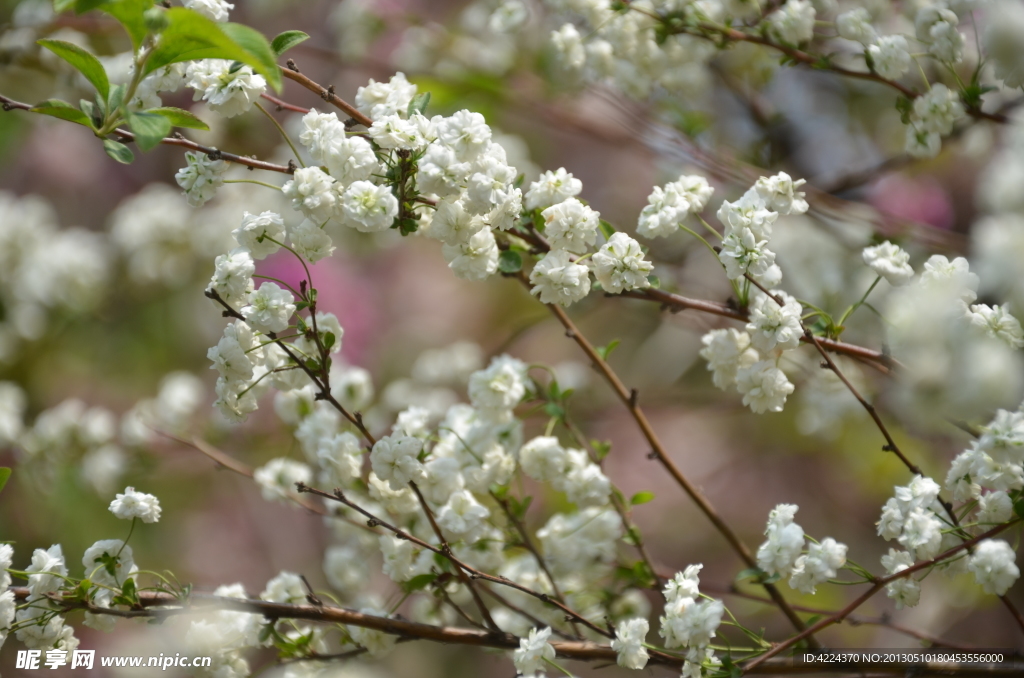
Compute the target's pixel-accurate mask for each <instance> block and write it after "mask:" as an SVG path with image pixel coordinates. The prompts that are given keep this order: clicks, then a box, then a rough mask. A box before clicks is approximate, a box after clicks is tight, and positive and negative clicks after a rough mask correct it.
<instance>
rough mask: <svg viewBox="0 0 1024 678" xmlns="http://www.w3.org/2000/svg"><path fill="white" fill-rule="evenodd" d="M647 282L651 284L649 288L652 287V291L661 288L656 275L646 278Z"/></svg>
mask: <svg viewBox="0 0 1024 678" xmlns="http://www.w3.org/2000/svg"><path fill="white" fill-rule="evenodd" d="M647 282H649V283H650V284H651V287H653V288H654V289H658V288H660V287H661V280H659V279H658V276H656V275H649V276H647Z"/></svg>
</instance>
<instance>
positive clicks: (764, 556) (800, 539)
mask: <svg viewBox="0 0 1024 678" xmlns="http://www.w3.org/2000/svg"><path fill="white" fill-rule="evenodd" d="M797 510H799V509H798V507H797V506H796V505H794V504H779V505H778V506H776V507H775V508H774V509H772V512H771V513H770V514H768V528H767V529H766V530H765V534H766V535H767V536H768V539H767V540H765V542H764V543H763V544H761V546H760V547H759V548H758V549H757V566H758V567H760V568H761V569H762V570H763V571H765V572H767V573H768V574H769V575H773V574H778V575H781V576H783V577H786V576H789V575H791V574H792V573H793V566H794V565H795V564H796V560H797V558H799V556H800V552H801V551H803V549H804V530H803V528H802V527H800V526H799V525H797V524H796V523H794V522H793V517H794V516H795V515H796V512H797Z"/></svg>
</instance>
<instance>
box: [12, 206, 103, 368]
mask: <svg viewBox="0 0 1024 678" xmlns="http://www.w3.org/2000/svg"><path fill="white" fill-rule="evenodd" d="M110 250H111V247H110V245H109V243H108V240H107V238H106V237H105V236H103V235H101V234H98V233H93V232H91V231H87V230H85V229H84V228H77V227H76V228H65V229H60V228H58V221H57V215H56V213H55V212H54V210H53V208H52V206H51V205H50V204H49V203H48V202H47V201H46V200H45V199H44V198H42V197H39V196H35V195H26V196H23V197H17V196H15V195H13V194H11V193H7V192H0V306H2V307H3V316H2V318H0V363H9V362H11V361H13V360H14V359H15V357H16V355H17V352H18V349H19V346H20V345H21V344H22V343H23V342H31V341H35V340H37V339H39V338H41V337H42V336H43V334H44V333H45V332H46V329H47V325H48V316H49V314H50V313H51V312H52V311H69V312H72V313H83V312H88V311H90V310H92V309H93V308H94V307H95V306H96V304H97V303H98V302H99V300H100V297H101V295H102V293H103V291H105V289H106V287H107V283H108V280H109V278H110V271H111V268H112V267H111V259H112V257H111V251H110Z"/></svg>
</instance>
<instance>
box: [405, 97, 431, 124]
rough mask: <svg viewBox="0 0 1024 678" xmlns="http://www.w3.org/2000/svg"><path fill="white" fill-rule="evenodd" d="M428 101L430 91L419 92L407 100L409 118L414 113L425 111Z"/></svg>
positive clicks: (421, 113)
mask: <svg viewBox="0 0 1024 678" xmlns="http://www.w3.org/2000/svg"><path fill="white" fill-rule="evenodd" d="M429 103H430V92H420V93H419V94H417V95H416V96H414V97H413V98H412V101H410V102H409V110H408V115H409V117H410V118H411V117H412V116H413V114H414V113H419V114H420V115H423V114H424V113H426V110H427V104H429Z"/></svg>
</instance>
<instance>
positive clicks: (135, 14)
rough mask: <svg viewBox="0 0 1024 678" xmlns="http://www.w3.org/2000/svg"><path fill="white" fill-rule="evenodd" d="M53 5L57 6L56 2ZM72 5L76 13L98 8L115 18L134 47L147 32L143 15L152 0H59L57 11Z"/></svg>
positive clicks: (138, 45) (139, 43)
mask: <svg viewBox="0 0 1024 678" xmlns="http://www.w3.org/2000/svg"><path fill="white" fill-rule="evenodd" d="M54 6H55V7H56V6H57V5H56V2H55V3H54ZM72 6H73V7H74V9H75V13H77V14H84V13H85V12H88V11H90V10H93V9H98V10H100V11H101V12H106V13H107V14H109V15H110V16H112V17H114V18H115V19H117V22H118V23H120V24H121V26H122V27H123V28H124V29H125V31H127V33H128V37H130V38H131V40H132V46H133V47H135V49H138V48H139V47H140V46H141V45H142V41H143V40H145V39H146V35H148V33H149V31H148V29H147V28H146V22H145V19H144V18H143V15H144V14H145V12H146V10H147V9H149V8H151V7H152V6H153V0H61V8H60V9H59V10H58V11H63V10H64V9H70V8H71V7H72Z"/></svg>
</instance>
